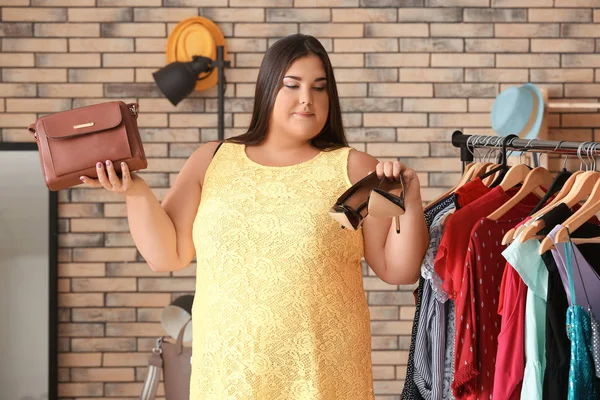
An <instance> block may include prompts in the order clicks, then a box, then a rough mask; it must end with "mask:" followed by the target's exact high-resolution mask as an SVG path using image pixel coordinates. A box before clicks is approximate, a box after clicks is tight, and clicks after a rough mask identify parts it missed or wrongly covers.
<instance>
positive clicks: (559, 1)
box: [554, 0, 600, 8]
mask: <svg viewBox="0 0 600 400" xmlns="http://www.w3.org/2000/svg"><path fill="white" fill-rule="evenodd" d="M554 3H555V4H554V7H567V8H573V7H600V0H555V1H554Z"/></svg>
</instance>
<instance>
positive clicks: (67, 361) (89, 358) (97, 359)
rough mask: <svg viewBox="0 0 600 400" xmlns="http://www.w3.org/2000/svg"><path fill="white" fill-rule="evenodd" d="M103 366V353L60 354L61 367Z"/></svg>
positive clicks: (59, 362)
mask: <svg viewBox="0 0 600 400" xmlns="http://www.w3.org/2000/svg"><path fill="white" fill-rule="evenodd" d="M101 364H102V354H101V353H58V365H59V366H61V367H99V366H100V365H101Z"/></svg>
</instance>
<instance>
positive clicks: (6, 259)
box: [0, 151, 49, 400]
mask: <svg viewBox="0 0 600 400" xmlns="http://www.w3.org/2000/svg"><path fill="white" fill-rule="evenodd" d="M48 272H49V263H48V190H47V189H46V187H45V185H44V182H43V179H42V176H41V171H40V164H39V156H38V154H37V152H35V151H14V152H13V151H0V399H2V400H4V399H6V400H34V399H36V400H37V399H45V398H47V397H48Z"/></svg>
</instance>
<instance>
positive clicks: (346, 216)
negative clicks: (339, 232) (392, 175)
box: [329, 172, 381, 231]
mask: <svg viewBox="0 0 600 400" xmlns="http://www.w3.org/2000/svg"><path fill="white" fill-rule="evenodd" d="M380 184H381V182H380V179H379V178H378V177H377V173H376V172H372V173H370V174H369V175H367V176H365V177H364V178H362V179H361V180H360V181H358V182H356V183H355V184H354V185H352V187H350V188H348V190H346V191H345V192H344V194H342V195H341V196H340V197H339V199H338V200H337V201H336V203H335V205H334V206H333V207H331V209H330V210H329V215H331V217H332V218H333V219H335V220H336V221H337V222H339V223H340V225H341V226H342V228H348V229H350V230H352V231H355V230H357V229H358V228H359V227H360V226H361V224H362V222H363V219H364V218H365V217H366V216H367V214H366V213H365V214H364V215H363V214H362V212H363V211H365V210H366V209H367V205H368V202H369V194H370V193H371V190H372V189H374V188H376V187H377V186H378V185H380Z"/></svg>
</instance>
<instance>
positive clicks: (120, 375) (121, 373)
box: [71, 368, 134, 382]
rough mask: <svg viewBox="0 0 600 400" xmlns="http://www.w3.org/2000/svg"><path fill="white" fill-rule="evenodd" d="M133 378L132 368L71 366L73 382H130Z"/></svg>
mask: <svg viewBox="0 0 600 400" xmlns="http://www.w3.org/2000/svg"><path fill="white" fill-rule="evenodd" d="M133 379H134V370H133V368H73V369H71V380H72V381H73V382H130V381H132V380H133Z"/></svg>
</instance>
